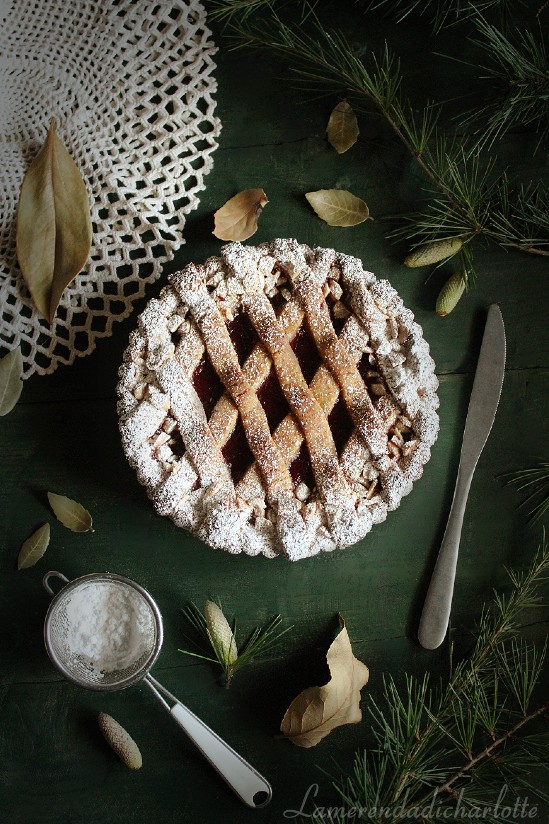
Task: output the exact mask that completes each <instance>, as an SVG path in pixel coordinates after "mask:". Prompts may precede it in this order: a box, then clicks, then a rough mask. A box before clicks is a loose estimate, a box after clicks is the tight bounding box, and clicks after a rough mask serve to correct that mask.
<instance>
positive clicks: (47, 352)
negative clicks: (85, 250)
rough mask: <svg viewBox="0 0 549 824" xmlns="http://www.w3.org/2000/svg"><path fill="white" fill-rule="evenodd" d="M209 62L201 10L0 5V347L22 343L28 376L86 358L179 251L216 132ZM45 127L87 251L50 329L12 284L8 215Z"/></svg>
mask: <svg viewBox="0 0 549 824" xmlns="http://www.w3.org/2000/svg"><path fill="white" fill-rule="evenodd" d="M214 53H215V47H214V44H213V42H212V39H211V32H210V31H209V29H208V28H207V26H206V15H205V11H204V9H203V7H202V5H201V4H200V3H199V2H198V0H162V2H160V3H151V2H150V1H149V0H137V1H136V2H133V3H130V2H126V0H123V1H122V2H121V0H101V2H97V0H29V2H21V0H0V77H1V78H2V82H1V84H0V190H1V194H0V306H1V307H2V313H1V314H2V325H1V329H0V345H3V346H5V347H7V348H9V349H12V348H14V347H15V346H17V345H18V344H21V348H22V351H23V359H24V362H25V376H26V377H28V376H29V375H31V374H32V373H33V372H39V373H42V374H44V373H47V372H52V371H53V370H54V369H55V368H56V367H57V365H58V364H59V363H66V364H70V363H72V362H73V361H74V359H75V357H77V356H81V355H87V354H89V353H90V352H91V351H92V350H93V349H94V348H95V343H96V338H98V337H106V336H108V335H110V334H111V332H112V325H113V322H114V321H116V320H122V319H123V318H124V317H126V316H127V315H128V314H129V313H130V311H131V307H132V303H133V302H134V301H135V300H136V299H137V298H138V297H141V296H142V295H143V293H144V291H145V286H146V284H147V283H151V282H152V281H154V280H155V279H156V278H158V277H159V275H160V272H161V269H162V266H163V264H164V263H165V262H166V261H167V260H170V259H171V258H172V257H173V254H174V251H175V249H177V247H178V246H180V245H181V244H182V243H183V242H184V241H183V228H184V225H185V218H186V215H187V214H188V213H189V212H190V211H192V209H194V208H196V206H197V205H198V197H197V192H199V191H201V190H202V189H203V188H204V183H203V179H204V175H205V174H207V173H208V172H209V171H210V169H211V167H212V158H211V154H212V152H213V151H214V150H215V148H216V147H217V137H218V135H219V131H220V122H219V120H218V119H217V118H216V117H214V109H215V101H214V99H213V95H214V92H215V91H216V88H217V87H216V81H215V79H214V78H213V75H212V72H213V70H214V68H215V66H214V63H213V59H212V56H213V54H214ZM52 117H54V118H55V120H56V124H57V130H58V133H59V135H60V137H61V139H62V140H63V142H64V143H65V145H66V146H67V148H68V150H69V152H70V153H71V154H72V156H73V158H74V159H75V161H76V163H77V165H78V167H79V169H80V170H81V172H82V174H83V176H84V179H85V180H86V184H87V187H88V191H89V193H90V200H91V204H92V221H93V242H92V250H91V255H90V258H89V260H88V263H87V265H86V268H85V270H84V271H83V272H82V273H81V274H80V275H78V277H77V278H76V280H75V281H74V282H73V283H72V284H71V285H70V286H69V287H68V289H67V290H66V291H65V293H64V295H63V298H62V301H61V306H60V307H59V310H58V312H57V316H56V319H55V322H54V324H52V325H51V326H50V324H49V323H48V322H47V321H46V320H45V319H44V318H42V317H41V316H39V314H38V313H37V311H36V309H35V307H34V304H33V302H32V300H31V299H30V296H29V293H28V290H27V288H26V286H25V284H24V282H23V280H22V277H21V275H20V272H19V268H18V265H17V261H16V254H15V215H16V210H17V201H18V198H19V191H20V188H21V182H22V180H23V177H24V174H25V171H26V169H27V168H28V166H29V163H30V161H31V160H32V158H33V157H34V156H35V155H36V153H37V151H38V149H39V148H40V146H41V145H42V144H43V143H44V141H45V138H46V135H47V130H48V126H49V123H50V120H51V118H52Z"/></svg>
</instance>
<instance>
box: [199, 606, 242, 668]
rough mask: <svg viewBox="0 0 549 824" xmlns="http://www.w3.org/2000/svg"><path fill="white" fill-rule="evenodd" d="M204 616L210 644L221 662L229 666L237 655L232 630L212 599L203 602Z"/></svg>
mask: <svg viewBox="0 0 549 824" xmlns="http://www.w3.org/2000/svg"><path fill="white" fill-rule="evenodd" d="M204 618H205V619H206V627H207V629H208V635H209V637H210V641H211V642H212V646H213V648H214V649H215V651H216V653H218V654H219V656H220V657H221V659H222V660H223V662H224V663H225V664H226V665H227V666H230V665H231V664H234V662H235V661H236V659H237V657H238V650H237V648H236V641H235V639H234V635H233V631H232V629H231V626H230V624H229V622H228V621H227V619H226V618H225V616H224V615H223V612H222V610H221V609H220V607H219V606H218V605H217V604H216V603H214V602H213V601H206V603H205V604H204Z"/></svg>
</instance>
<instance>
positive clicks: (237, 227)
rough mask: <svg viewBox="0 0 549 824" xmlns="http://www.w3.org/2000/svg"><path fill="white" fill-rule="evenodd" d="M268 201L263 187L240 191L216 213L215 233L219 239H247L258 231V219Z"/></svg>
mask: <svg viewBox="0 0 549 824" xmlns="http://www.w3.org/2000/svg"><path fill="white" fill-rule="evenodd" d="M268 202H269V201H268V200H267V195H266V194H265V192H264V191H263V189H244V191H242V192H239V193H238V194H237V195H235V196H234V197H231V199H230V200H228V201H227V202H226V203H225V204H224V205H223V206H222V207H221V209H218V210H217V212H216V213H215V214H214V222H215V226H214V231H213V233H214V235H215V236H216V237H217V238H219V240H247V239H248V238H249V237H251V236H252V235H253V234H255V232H257V221H258V220H259V218H260V216H261V213H262V211H263V207H264V206H265V205H266V204H267V203H268Z"/></svg>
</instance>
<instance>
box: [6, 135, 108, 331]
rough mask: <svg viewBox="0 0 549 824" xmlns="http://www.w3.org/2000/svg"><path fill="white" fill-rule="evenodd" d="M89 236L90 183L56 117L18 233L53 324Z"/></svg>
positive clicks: (33, 288) (24, 189) (28, 185)
mask: <svg viewBox="0 0 549 824" xmlns="http://www.w3.org/2000/svg"><path fill="white" fill-rule="evenodd" d="M91 238H92V226H91V218H90V204H89V199H88V192H87V190H86V185H85V183H84V181H83V179H82V176H81V174H80V172H79V170H78V167H77V166H76V163H75V162H74V160H73V159H72V157H71V156H70V154H69V153H68V151H67V149H66V148H65V146H64V145H63V143H62V142H61V140H60V139H59V137H58V136H57V132H56V131H55V122H54V121H53V120H52V121H51V124H50V128H49V132H48V138H47V140H46V142H45V144H44V145H43V147H42V148H41V150H40V151H39V153H38V154H37V156H36V157H35V158H34V160H33V161H32V163H31V165H30V167H29V169H28V171H27V174H26V175H25V178H24V180H23V185H22V186H21V194H20V196H19V205H18V208H17V238H16V239H17V259H18V261H19V266H20V267H21V272H22V274H23V278H24V279H25V283H26V284H27V286H28V288H29V291H30V293H31V296H32V299H33V301H34V303H35V304H36V307H37V309H38V311H39V312H40V313H41V314H42V315H44V316H45V317H46V318H47V319H48V320H49V321H50V323H52V322H53V319H54V317H55V313H56V311H57V307H58V306H59V301H60V300H61V295H62V294H63V292H64V291H65V289H66V287H67V286H68V285H69V283H70V282H71V281H72V280H73V279H74V278H75V277H76V275H77V274H78V273H79V272H80V271H81V269H82V267H83V266H84V264H85V262H86V260H87V259H88V255H89V252H90V247H91Z"/></svg>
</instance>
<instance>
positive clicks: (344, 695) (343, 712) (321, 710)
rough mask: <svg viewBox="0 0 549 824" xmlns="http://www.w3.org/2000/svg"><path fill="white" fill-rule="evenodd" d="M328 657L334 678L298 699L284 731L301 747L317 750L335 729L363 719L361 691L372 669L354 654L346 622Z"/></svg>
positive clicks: (286, 718) (341, 623)
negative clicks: (316, 747)
mask: <svg viewBox="0 0 549 824" xmlns="http://www.w3.org/2000/svg"><path fill="white" fill-rule="evenodd" d="M339 623H340V626H341V632H340V633H339V635H338V636H337V638H336V639H335V641H334V642H333V643H332V645H331V646H330V649H329V650H328V653H327V655H326V660H327V662H328V667H329V668H330V675H331V676H332V677H331V679H330V680H329V681H328V683H327V684H325V685H324V686H323V687H309V689H306V690H303V692H301V693H300V694H299V695H298V696H297V698H295V699H294V700H293V701H292V703H291V704H290V706H289V707H288V709H287V710H286V714H285V715H284V718H283V719H282V724H281V725H280V730H281V732H282V733H283V734H284V736H285V737H286V738H289V739H290V741H291V742H292V743H293V744H296V745H297V746H298V747H306V748H308V747H314V746H316V744H318V742H319V741H321V740H322V739H323V738H325V737H326V736H327V735H328V734H329V733H330V732H331V731H332V730H333V729H335V728H336V727H341V726H342V725H343V724H358V723H359V721H361V720H362V712H361V711H360V690H361V689H362V687H363V686H364V685H365V684H366V683H367V682H368V678H369V676H370V673H369V671H368V667H367V666H366V665H365V664H363V663H362V662H361V661H359V660H358V659H357V658H355V656H354V655H353V649H352V647H351V642H350V640H349V635H348V633H347V630H346V628H345V621H344V620H343V618H342V617H341V616H340V618H339Z"/></svg>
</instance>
